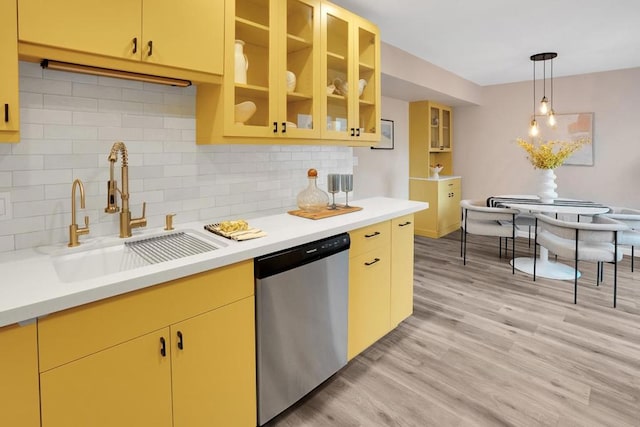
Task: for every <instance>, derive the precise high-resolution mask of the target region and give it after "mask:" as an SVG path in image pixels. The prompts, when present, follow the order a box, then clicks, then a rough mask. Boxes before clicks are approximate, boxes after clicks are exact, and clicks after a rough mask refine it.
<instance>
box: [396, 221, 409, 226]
mask: <svg viewBox="0 0 640 427" xmlns="http://www.w3.org/2000/svg"><path fill="white" fill-rule="evenodd" d="M407 225H411V221H407V222H403V223H402V224H398V227H406V226H407Z"/></svg>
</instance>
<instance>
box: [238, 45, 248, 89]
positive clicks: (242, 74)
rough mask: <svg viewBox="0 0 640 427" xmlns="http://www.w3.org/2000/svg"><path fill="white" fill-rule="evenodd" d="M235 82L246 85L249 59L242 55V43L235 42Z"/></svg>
mask: <svg viewBox="0 0 640 427" xmlns="http://www.w3.org/2000/svg"><path fill="white" fill-rule="evenodd" d="M234 60H235V82H236V83H242V84H247V70H248V69H249V58H247V55H245V54H244V42H243V41H242V40H236V45H235V58H234Z"/></svg>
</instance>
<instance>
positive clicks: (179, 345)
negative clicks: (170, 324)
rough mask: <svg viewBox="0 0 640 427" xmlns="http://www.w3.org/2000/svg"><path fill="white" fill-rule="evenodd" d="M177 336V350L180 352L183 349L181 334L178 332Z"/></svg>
mask: <svg viewBox="0 0 640 427" xmlns="http://www.w3.org/2000/svg"><path fill="white" fill-rule="evenodd" d="M177 335H178V348H179V349H180V350H183V349H184V341H183V339H182V332H180V331H178V334H177Z"/></svg>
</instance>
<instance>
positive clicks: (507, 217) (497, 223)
mask: <svg viewBox="0 0 640 427" xmlns="http://www.w3.org/2000/svg"><path fill="white" fill-rule="evenodd" d="M460 208H461V209H462V222H461V224H462V228H461V230H460V255H461V256H462V259H463V265H467V235H468V234H476V235H480V236H494V237H499V238H500V241H499V250H500V256H501V257H502V238H505V241H508V240H507V239H511V242H512V244H511V252H512V258H515V237H516V228H515V218H516V215H518V213H519V211H518V210H517V209H510V208H496V207H490V206H487V205H486V201H485V200H462V201H460ZM507 247H508V246H507ZM507 250H508V249H505V256H506V254H507ZM511 273H512V274H515V268H514V266H513V263H512V266H511Z"/></svg>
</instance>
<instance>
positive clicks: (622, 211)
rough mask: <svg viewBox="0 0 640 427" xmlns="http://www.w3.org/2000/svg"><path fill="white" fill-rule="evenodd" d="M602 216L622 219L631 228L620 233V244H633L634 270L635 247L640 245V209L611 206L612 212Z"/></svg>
mask: <svg viewBox="0 0 640 427" xmlns="http://www.w3.org/2000/svg"><path fill="white" fill-rule="evenodd" d="M602 216H605V217H607V218H612V219H615V220H616V221H620V222H622V223H624V224H626V225H627V226H628V227H629V228H630V230H625V231H621V232H619V233H618V244H619V245H623V246H631V271H633V258H634V249H635V247H636V246H640V210H637V209H629V208H611V212H610V213H607V214H603V215H602Z"/></svg>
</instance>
